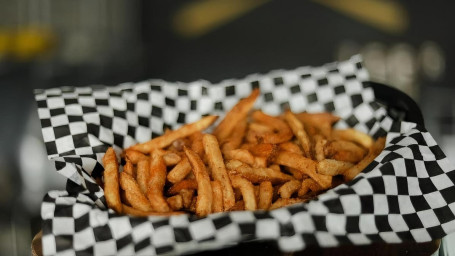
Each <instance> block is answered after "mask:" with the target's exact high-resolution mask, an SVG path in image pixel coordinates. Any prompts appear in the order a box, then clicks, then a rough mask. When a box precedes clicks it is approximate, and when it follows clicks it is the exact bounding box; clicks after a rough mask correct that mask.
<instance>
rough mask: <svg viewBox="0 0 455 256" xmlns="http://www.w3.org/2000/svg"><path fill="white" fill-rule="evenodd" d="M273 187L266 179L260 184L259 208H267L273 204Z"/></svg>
mask: <svg viewBox="0 0 455 256" xmlns="http://www.w3.org/2000/svg"><path fill="white" fill-rule="evenodd" d="M272 198H273V187H272V183H271V182H270V181H264V182H261V184H259V202H258V209H261V210H267V209H269V207H270V205H272Z"/></svg>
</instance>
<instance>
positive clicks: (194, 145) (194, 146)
mask: <svg viewBox="0 0 455 256" xmlns="http://www.w3.org/2000/svg"><path fill="white" fill-rule="evenodd" d="M203 136H204V134H202V133H201V132H195V133H193V134H192V135H190V140H191V150H193V151H194V152H195V153H196V154H198V155H199V157H200V158H201V159H202V160H204V145H202V137H203Z"/></svg>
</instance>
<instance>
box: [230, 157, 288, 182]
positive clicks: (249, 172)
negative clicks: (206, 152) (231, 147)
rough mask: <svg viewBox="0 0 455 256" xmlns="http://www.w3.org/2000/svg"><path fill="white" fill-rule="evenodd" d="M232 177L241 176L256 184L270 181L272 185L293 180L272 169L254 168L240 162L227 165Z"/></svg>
mask: <svg viewBox="0 0 455 256" xmlns="http://www.w3.org/2000/svg"><path fill="white" fill-rule="evenodd" d="M226 168H227V169H228V170H229V174H230V175H239V176H241V177H243V178H245V179H247V180H249V181H251V182H253V183H255V184H258V183H261V182H263V181H270V182H272V184H282V183H284V182H286V181H289V180H292V179H293V178H292V176H290V175H287V174H284V173H282V172H280V171H275V170H273V169H271V168H253V167H251V166H249V165H247V164H244V163H242V162H240V161H236V160H230V161H228V162H227V163H226Z"/></svg>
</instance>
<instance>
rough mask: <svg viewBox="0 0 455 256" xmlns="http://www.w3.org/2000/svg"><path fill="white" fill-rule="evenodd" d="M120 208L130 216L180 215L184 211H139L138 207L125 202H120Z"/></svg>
mask: <svg viewBox="0 0 455 256" xmlns="http://www.w3.org/2000/svg"><path fill="white" fill-rule="evenodd" d="M122 210H123V213H125V214H127V215H131V216H137V217H148V216H172V215H180V214H185V212H178V211H173V212H153V211H151V212H145V211H141V210H138V209H135V208H133V207H130V206H128V205H126V204H122Z"/></svg>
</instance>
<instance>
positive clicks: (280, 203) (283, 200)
mask: <svg viewBox="0 0 455 256" xmlns="http://www.w3.org/2000/svg"><path fill="white" fill-rule="evenodd" d="M301 202H303V200H302V199H300V198H278V199H277V200H276V201H275V202H274V203H273V204H272V205H271V206H270V207H269V210H275V209H278V208H281V207H284V206H288V205H291V204H296V203H301Z"/></svg>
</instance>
